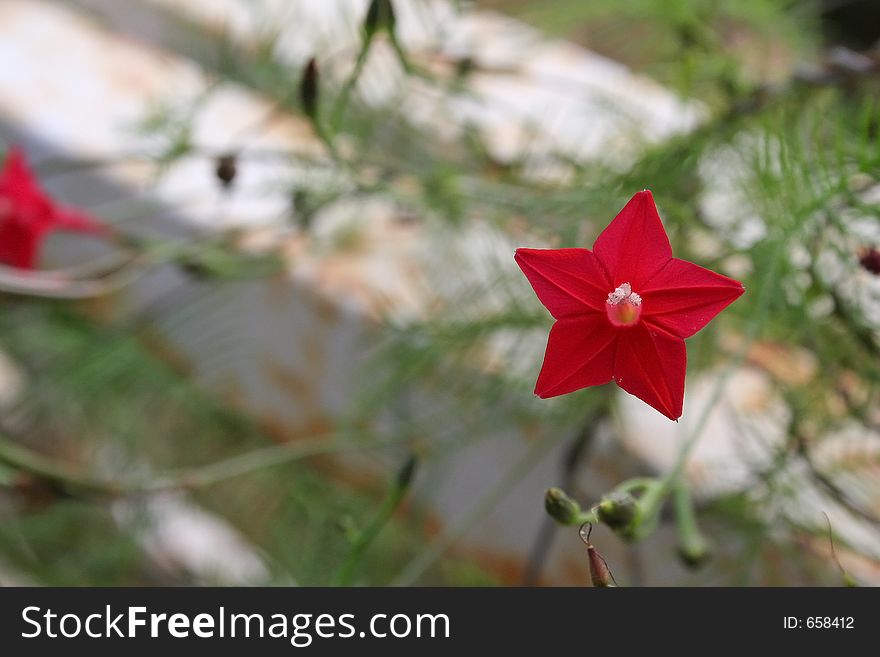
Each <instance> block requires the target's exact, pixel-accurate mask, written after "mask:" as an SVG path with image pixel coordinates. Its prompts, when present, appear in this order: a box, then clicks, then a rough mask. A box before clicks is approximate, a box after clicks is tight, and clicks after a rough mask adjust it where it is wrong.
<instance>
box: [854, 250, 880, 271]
mask: <svg viewBox="0 0 880 657" xmlns="http://www.w3.org/2000/svg"><path fill="white" fill-rule="evenodd" d="M859 264H860V265H861V266H862V267H863V268H864V269H865V270H866V271H869V272H871V273H872V274H874V275H875V276H880V251H878V250H877V249H875V248H870V249H862V250H861V251H860V252H859Z"/></svg>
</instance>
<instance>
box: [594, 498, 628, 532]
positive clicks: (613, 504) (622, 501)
mask: <svg viewBox="0 0 880 657" xmlns="http://www.w3.org/2000/svg"><path fill="white" fill-rule="evenodd" d="M637 508H638V503H637V502H636V499H635V498H634V497H633V496H632V495H630V494H629V493H625V492H624V493H621V492H614V493H611V494H610V495H607V496H606V497H603V498H602V501H601V502H599V505H598V506H597V507H596V516H597V517H598V518H599V520H601V521H602V522H604V523H605V524H606V525H608V527H610V528H611V529H613V530H615V531H618V530H622V529H624V528H625V527H627V526H628V525H629V524H630V523H631V522H632V521H633V518H635V516H636V510H637Z"/></svg>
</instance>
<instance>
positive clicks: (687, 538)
mask: <svg viewBox="0 0 880 657" xmlns="http://www.w3.org/2000/svg"><path fill="white" fill-rule="evenodd" d="M672 500H673V506H674V508H675V519H676V523H677V525H678V540H679V552H680V553H681V556H682V558H683V559H684V560H685V561H686V563H688V564H690V565H697V564H699V563H702V562H703V561H704V560H705V559H706V557H707V556H708V554H709V543H708V542H707V541H706V539H705V538H704V537H703V535H702V534H701V533H700V528H699V527H698V526H697V514H696V512H695V509H694V501H693V499H692V498H691V493H690V489H689V488H688V486H687V484H685V483H684V482H683V481H681V480H679V481H678V482H677V483H676V485H675V488H674V490H673V495H672Z"/></svg>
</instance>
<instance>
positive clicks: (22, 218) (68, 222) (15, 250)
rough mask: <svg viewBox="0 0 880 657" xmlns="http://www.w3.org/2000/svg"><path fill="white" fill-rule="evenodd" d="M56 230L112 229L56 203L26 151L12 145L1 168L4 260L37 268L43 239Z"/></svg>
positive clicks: (0, 228) (0, 225) (0, 254)
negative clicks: (40, 180)
mask: <svg viewBox="0 0 880 657" xmlns="http://www.w3.org/2000/svg"><path fill="white" fill-rule="evenodd" d="M56 230H69V231H77V232H84V233H94V234H104V233H107V232H108V230H107V228H106V227H105V226H103V225H102V224H100V223H98V222H97V221H96V220H95V219H93V218H91V217H89V216H88V215H86V214H84V213H82V212H79V211H77V210H74V209H72V208H65V207H61V206H58V205H56V204H55V203H54V202H53V201H52V200H51V199H50V198H49V197H48V196H46V194H45V192H43V190H42V189H41V188H40V185H39V183H38V182H37V180H36V178H35V177H34V175H33V173H32V172H31V170H30V168H28V165H27V162H26V161H25V157H24V154H23V153H22V152H21V151H20V150H19V149H18V148H12V149H10V151H9V154H8V155H7V157H6V163H5V165H4V167H3V170H2V171H0V263H3V264H6V265H11V266H13V267H20V268H22V269H33V268H34V267H35V266H36V263H37V258H38V256H39V252H40V245H41V244H42V242H43V239H45V238H46V236H47V235H48V234H49V233H51V232H52V231H56Z"/></svg>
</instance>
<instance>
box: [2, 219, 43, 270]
mask: <svg viewBox="0 0 880 657" xmlns="http://www.w3.org/2000/svg"><path fill="white" fill-rule="evenodd" d="M44 236H45V231H44V230H43V229H41V228H37V229H34V228H32V227H29V226H25V225H22V224H21V223H19V222H17V221H5V222H3V223H2V224H0V264H4V265H8V266H10V267H18V268H20V269H33V268H34V267H36V266H37V258H38V254H39V249H40V243H41V242H42V241H43V237H44Z"/></svg>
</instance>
